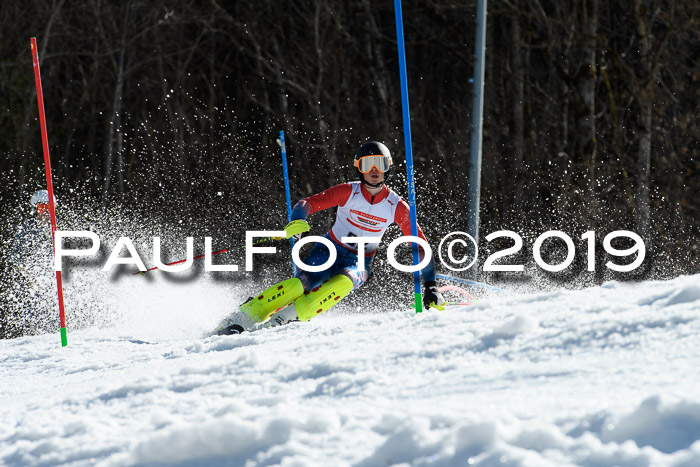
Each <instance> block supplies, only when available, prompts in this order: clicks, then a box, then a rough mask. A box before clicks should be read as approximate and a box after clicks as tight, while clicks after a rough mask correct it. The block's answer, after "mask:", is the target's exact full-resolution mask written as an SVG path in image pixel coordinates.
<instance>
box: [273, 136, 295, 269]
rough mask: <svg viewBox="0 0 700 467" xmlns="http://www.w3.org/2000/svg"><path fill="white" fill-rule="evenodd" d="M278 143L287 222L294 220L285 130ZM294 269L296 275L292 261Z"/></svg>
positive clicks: (292, 239) (291, 239)
mask: <svg viewBox="0 0 700 467" xmlns="http://www.w3.org/2000/svg"><path fill="white" fill-rule="evenodd" d="M277 144H279V145H280V148H282V170H283V172H284V194H285V196H286V197H287V222H292V197H291V195H290V194H289V171H287V145H286V144H285V142H284V131H280V139H278V140H277ZM289 240H290V241H291V242H292V248H294V238H290V239H289ZM292 271H293V272H294V275H295V276H296V274H297V265H296V263H294V261H292Z"/></svg>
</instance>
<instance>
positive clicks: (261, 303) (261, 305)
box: [240, 277, 349, 323]
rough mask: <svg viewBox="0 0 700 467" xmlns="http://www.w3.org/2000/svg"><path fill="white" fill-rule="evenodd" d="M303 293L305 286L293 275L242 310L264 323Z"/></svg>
mask: <svg viewBox="0 0 700 467" xmlns="http://www.w3.org/2000/svg"><path fill="white" fill-rule="evenodd" d="M348 280H349V279H348ZM302 295H304V286H303V285H302V284H301V281H300V280H299V279H297V278H296V277H292V278H291V279H287V280H285V281H282V282H279V283H277V284H275V285H273V286H272V287H268V288H267V289H265V291H264V292H263V293H261V294H260V295H258V296H257V297H253V298H252V299H250V300H248V301H247V302H245V303H244V304H243V305H241V308H240V310H241V311H242V312H243V313H245V314H246V315H248V316H250V318H251V319H252V320H253V321H255V322H256V323H262V322H263V321H265V320H267V319H268V318H269V317H270V316H271V315H272V314H273V313H275V312H277V311H278V310H279V309H280V308H283V307H285V306H287V305H289V304H290V303H292V302H293V301H294V300H296V299H297V298H299V297H301V296H302Z"/></svg>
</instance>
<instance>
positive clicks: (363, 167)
mask: <svg viewBox="0 0 700 467" xmlns="http://www.w3.org/2000/svg"><path fill="white" fill-rule="evenodd" d="M355 167H357V170H359V171H360V172H361V173H363V174H366V173H369V172H371V171H372V167H375V168H376V169H377V170H379V171H380V172H386V171H388V170H389V169H390V168H391V157H390V156H384V155H370V156H362V157H360V158H359V159H357V160H356V161H355Z"/></svg>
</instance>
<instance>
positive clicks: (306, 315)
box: [294, 274, 352, 321]
mask: <svg viewBox="0 0 700 467" xmlns="http://www.w3.org/2000/svg"><path fill="white" fill-rule="evenodd" d="M351 290H352V281H351V280H350V278H349V277H348V276H344V275H342V274H341V275H338V276H333V277H331V278H330V279H328V280H327V281H326V282H324V283H323V284H321V286H320V287H317V288H315V289H313V290H312V291H311V292H309V293H308V294H306V295H304V296H303V297H301V298H299V299H297V301H296V302H294V306H295V307H296V309H297V315H298V316H299V320H301V321H308V320H310V319H311V318H313V317H314V316H317V315H320V314H321V313H323V312H324V311H328V310H329V309H331V307H333V305H335V304H336V303H338V302H339V301H340V300H342V299H343V298H345V297H346V296H347V295H348V294H349V293H350V291H351Z"/></svg>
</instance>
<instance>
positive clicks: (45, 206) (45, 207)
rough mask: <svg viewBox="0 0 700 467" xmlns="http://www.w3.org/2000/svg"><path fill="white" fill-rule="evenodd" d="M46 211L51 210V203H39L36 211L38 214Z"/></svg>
mask: <svg viewBox="0 0 700 467" xmlns="http://www.w3.org/2000/svg"><path fill="white" fill-rule="evenodd" d="M45 212H49V204H48V203H39V204H37V205H36V213H37V214H43V213H45Z"/></svg>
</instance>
